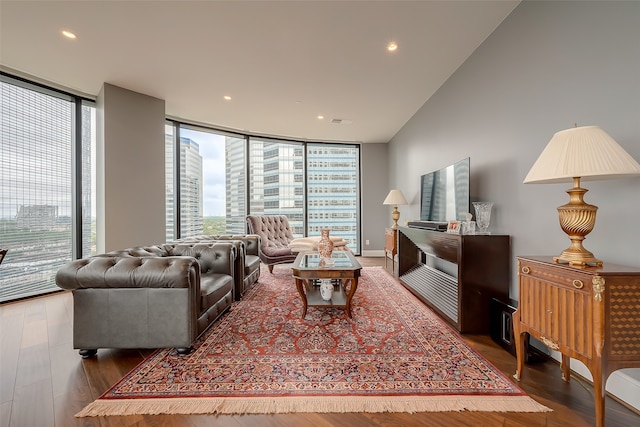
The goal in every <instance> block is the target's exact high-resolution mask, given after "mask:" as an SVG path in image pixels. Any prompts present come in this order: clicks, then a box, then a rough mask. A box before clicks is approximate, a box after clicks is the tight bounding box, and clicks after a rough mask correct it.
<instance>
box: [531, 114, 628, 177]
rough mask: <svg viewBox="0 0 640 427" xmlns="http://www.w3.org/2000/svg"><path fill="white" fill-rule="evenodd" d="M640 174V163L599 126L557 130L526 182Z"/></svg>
mask: <svg viewBox="0 0 640 427" xmlns="http://www.w3.org/2000/svg"><path fill="white" fill-rule="evenodd" d="M634 175H640V164H638V162H636V161H635V160H634V159H633V157H631V156H630V155H629V153H627V152H626V151H625V150H624V149H623V148H622V147H621V146H620V145H619V144H618V143H617V142H616V141H614V139H613V138H611V137H610V136H609V135H607V133H606V132H605V131H603V130H602V129H600V127H599V126H581V127H575V128H571V129H567V130H563V131H560V132H557V133H556V134H555V135H553V138H551V141H549V144H547V146H546V148H545V149H544V151H543V152H542V154H540V157H538V160H536V162H535V163H534V164H533V166H532V167H531V170H530V171H529V173H528V174H527V177H526V178H525V179H524V183H525V184H532V183H543V184H552V183H558V182H566V181H569V180H571V179H572V178H581V180H582V181H587V180H597V179H610V178H622V177H626V176H634Z"/></svg>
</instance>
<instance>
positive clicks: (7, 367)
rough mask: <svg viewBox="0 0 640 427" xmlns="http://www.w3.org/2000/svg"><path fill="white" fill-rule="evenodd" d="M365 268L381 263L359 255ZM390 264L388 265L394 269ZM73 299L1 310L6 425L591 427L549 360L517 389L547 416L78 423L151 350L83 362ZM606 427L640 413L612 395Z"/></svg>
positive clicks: (585, 387)
mask: <svg viewBox="0 0 640 427" xmlns="http://www.w3.org/2000/svg"><path fill="white" fill-rule="evenodd" d="M359 260H360V262H361V264H362V265H363V266H373V265H384V259H383V258H360V259H359ZM390 266H391V264H390V263H389V267H390ZM72 307H73V304H72V296H71V294H70V293H68V292H63V293H56V294H52V295H49V296H44V297H40V298H35V299H30V300H26V301H21V302H15V303H10V304H4V305H0V367H1V373H0V426H3V427H4V426H7V427H47V426H57V427H69V426H181V427H183V426H187V427H188V426H242V427H254V426H291V427H300V426H308V425H313V426H350V427H357V426H386V427H391V426H403V427H409V426H447V427H449V426H510V427H516V426H558V427H559V426H563V427H565V426H571V427H581V426H592V425H595V421H594V411H593V393H592V387H591V385H590V384H589V383H588V382H586V381H584V380H583V379H580V378H572V380H571V381H570V382H569V383H566V382H564V381H562V379H561V378H560V368H559V366H558V364H557V363H556V362H555V361H553V360H549V361H547V362H544V363H537V364H530V365H526V367H525V370H526V372H525V375H524V379H523V381H522V382H521V383H519V385H520V386H521V387H522V388H523V389H524V390H525V392H526V393H527V394H529V396H531V397H533V398H534V399H536V400H537V401H538V402H540V403H542V404H543V405H546V406H548V407H550V408H551V409H553V412H549V413H533V414H527V413H496V412H492V413H488V412H460V413H418V414H406V413H380V414H364V413H350V414H286V415H235V416H215V415H198V416H193V415H192V416H182V415H146V416H126V417H95V418H74V414H75V413H76V412H78V411H80V410H81V409H82V408H83V407H84V406H85V405H87V404H88V403H90V402H92V401H93V400H95V399H96V398H98V397H99V396H100V395H101V394H102V393H103V392H105V391H106V390H107V389H108V388H109V387H110V386H111V385H112V384H114V383H115V382H116V381H117V380H119V379H120V378H121V377H122V376H124V375H125V374H126V373H127V372H128V371H129V370H131V369H133V368H134V367H135V366H136V365H137V364H138V363H140V362H141V361H142V360H143V359H144V358H145V356H147V355H149V354H150V353H151V351H150V350H108V349H107V350H105V349H101V350H100V351H99V352H98V357H97V358H92V359H86V360H83V359H81V358H80V356H78V353H77V351H76V350H74V349H73V348H72V316H73V309H72ZM464 338H465V339H466V340H467V342H468V343H469V344H470V345H471V346H472V347H473V348H474V349H475V350H477V351H478V352H479V353H481V354H482V355H484V356H485V357H486V358H487V359H488V360H490V361H491V362H492V363H493V364H494V365H495V366H496V367H497V368H499V369H500V370H501V371H503V372H504V373H505V374H507V375H508V376H509V377H511V375H512V374H513V373H514V371H515V366H516V361H515V358H514V357H513V356H512V355H511V354H509V353H508V352H507V351H505V350H504V349H502V348H501V347H499V346H498V345H497V344H495V343H494V342H493V341H492V340H491V339H490V338H489V337H488V336H485V335H473V336H471V335H466V336H464ZM606 423H607V426H612V427H613V426H637V425H640V415H639V414H637V413H635V412H633V411H632V410H630V409H628V408H625V407H624V406H623V405H621V404H620V403H618V402H616V401H615V400H613V399H612V398H610V397H607V399H606Z"/></svg>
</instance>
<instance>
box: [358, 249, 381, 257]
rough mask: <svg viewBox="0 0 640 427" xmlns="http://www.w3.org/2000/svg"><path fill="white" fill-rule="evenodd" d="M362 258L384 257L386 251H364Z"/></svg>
mask: <svg viewBox="0 0 640 427" xmlns="http://www.w3.org/2000/svg"><path fill="white" fill-rule="evenodd" d="M362 256H370V257H384V249H375V250H371V251H362Z"/></svg>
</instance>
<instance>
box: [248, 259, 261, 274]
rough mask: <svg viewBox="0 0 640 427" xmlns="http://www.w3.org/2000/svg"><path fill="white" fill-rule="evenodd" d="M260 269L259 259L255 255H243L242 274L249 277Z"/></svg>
mask: <svg viewBox="0 0 640 427" xmlns="http://www.w3.org/2000/svg"><path fill="white" fill-rule="evenodd" d="M259 268H260V257H259V256H257V255H245V261H244V274H245V275H247V276H248V275H249V274H251V273H253V272H254V271H256V270H257V269H259Z"/></svg>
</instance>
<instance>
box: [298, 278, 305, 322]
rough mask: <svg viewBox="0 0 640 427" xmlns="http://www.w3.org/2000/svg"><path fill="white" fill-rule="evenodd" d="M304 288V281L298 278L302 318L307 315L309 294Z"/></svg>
mask: <svg viewBox="0 0 640 427" xmlns="http://www.w3.org/2000/svg"><path fill="white" fill-rule="evenodd" d="M303 286H304V281H303V280H302V279H298V278H296V289H298V293H299V294H300V299H301V300H302V318H303V319H304V317H305V316H306V315H307V294H306V293H305V291H304V289H302V287H303Z"/></svg>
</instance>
